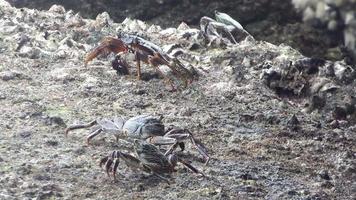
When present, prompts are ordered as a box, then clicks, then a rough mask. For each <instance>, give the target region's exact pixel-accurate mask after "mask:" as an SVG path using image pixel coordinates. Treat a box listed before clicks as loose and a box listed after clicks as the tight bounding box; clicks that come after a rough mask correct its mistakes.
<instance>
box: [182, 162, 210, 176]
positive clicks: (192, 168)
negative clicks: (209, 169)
mask: <svg viewBox="0 0 356 200" xmlns="http://www.w3.org/2000/svg"><path fill="white" fill-rule="evenodd" d="M178 161H179V162H180V163H182V164H183V165H184V167H186V168H188V169H189V170H190V171H192V172H194V173H196V174H201V175H203V176H205V174H204V173H203V172H201V171H200V170H198V169H197V168H195V167H194V166H193V165H191V164H190V163H188V162H186V161H184V160H182V159H180V158H178Z"/></svg>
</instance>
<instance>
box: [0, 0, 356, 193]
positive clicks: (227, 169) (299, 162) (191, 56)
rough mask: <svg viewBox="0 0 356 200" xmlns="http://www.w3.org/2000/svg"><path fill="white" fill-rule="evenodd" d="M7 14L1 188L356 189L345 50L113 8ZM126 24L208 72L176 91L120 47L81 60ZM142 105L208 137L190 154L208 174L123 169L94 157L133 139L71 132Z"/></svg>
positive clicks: (0, 15) (1, 67)
mask: <svg viewBox="0 0 356 200" xmlns="http://www.w3.org/2000/svg"><path fill="white" fill-rule="evenodd" d="M0 27H1V29H0V52H1V53H0V60H1V63H0V82H1V84H0V87H1V89H0V102H1V105H2V106H1V107H0V109H1V112H0V118H1V121H0V128H1V130H2V134H0V175H1V176H0V185H1V187H0V199H33V198H36V199H57V198H58V199H59V198H61V199H128V198H135V199H144V198H150V199H354V198H355V192H354V191H355V189H356V185H355V182H354V180H355V178H356V177H355V174H356V173H355V170H356V168H355V157H356V154H355V153H356V152H355V151H356V149H355V147H356V144H355V139H356V138H355V137H356V136H355V131H356V126H355V111H354V107H355V106H354V105H355V102H354V97H355V95H356V94H355V90H354V88H355V76H354V74H355V73H354V69H353V68H352V67H351V66H347V65H346V64H344V63H343V62H336V63H333V62H330V61H324V60H315V59H308V58H305V57H304V56H302V55H301V54H300V53H299V52H298V51H296V50H294V49H293V48H291V47H289V46H286V45H279V46H276V45H273V44H270V43H268V42H264V41H256V40H253V39H251V38H250V37H248V38H247V39H245V40H243V41H241V42H239V43H238V44H235V45H227V46H224V47H219V46H214V45H210V46H209V45H207V44H206V43H205V41H204V40H200V39H199V37H198V35H199V30H198V29H190V28H189V27H187V26H183V25H182V26H180V27H179V28H168V29H162V28H160V27H159V26H155V25H147V24H145V23H144V22H141V21H137V20H125V21H124V23H121V24H118V23H114V22H113V21H112V20H111V19H110V17H109V15H108V14H107V13H103V14H100V15H99V16H98V17H96V20H89V19H83V18H82V17H81V16H80V15H78V14H76V13H74V12H73V11H66V10H65V9H64V8H63V7H60V6H53V7H51V9H49V10H48V11H38V10H31V9H16V8H14V7H11V6H10V5H9V4H7V3H6V2H5V1H3V0H0ZM117 30H120V31H124V32H128V33H136V34H139V35H141V36H142V37H145V38H146V39H149V40H150V41H152V42H154V43H156V44H159V45H160V46H162V47H164V49H169V48H170V47H171V45H172V44H178V45H176V46H178V47H179V48H180V51H181V52H182V53H181V55H180V56H179V59H180V60H181V61H182V62H183V63H185V64H186V65H188V64H191V65H193V66H194V67H195V68H196V69H197V71H198V72H199V74H200V78H199V80H197V81H195V82H193V83H192V84H191V85H189V86H188V88H186V89H184V90H182V91H177V92H173V93H172V92H168V90H167V88H166V87H165V85H164V81H163V80H162V79H160V78H157V76H155V75H154V74H155V72H154V70H152V68H150V67H149V66H145V65H144V66H143V70H144V72H145V74H146V76H147V77H148V78H147V80H145V81H137V80H136V79H135V78H133V77H132V76H133V75H131V76H118V75H117V74H116V73H115V70H113V69H112V68H111V66H110V63H111V61H110V60H111V58H110V57H112V56H109V58H105V57H100V58H98V59H96V60H95V61H93V62H92V63H90V64H89V65H88V66H87V67H84V66H83V57H84V56H85V54H86V53H87V52H88V51H90V50H91V49H92V48H93V47H95V46H96V45H97V44H98V42H99V41H100V39H101V38H102V37H104V36H108V35H111V36H114V35H116V32H117ZM187 33H189V35H190V34H191V35H192V37H186V36H187ZM195 33H197V34H198V35H196V36H197V37H195ZM193 47H194V48H193ZM127 60H128V61H129V62H130V63H131V64H133V60H132V56H127ZM131 70H132V71H134V69H131ZM317 83H318V84H317ZM323 102H324V103H323ZM142 113H155V114H161V115H163V116H164V120H163V121H164V123H165V124H167V125H177V126H180V127H184V128H188V129H190V130H191V131H192V132H193V133H194V134H195V135H196V137H197V138H199V139H201V140H202V142H204V143H205V144H206V146H207V148H208V150H209V153H210V154H211V156H212V160H211V161H210V163H209V165H207V166H205V165H204V164H203V163H202V160H201V159H200V156H199V154H198V153H197V151H196V150H195V149H194V148H193V147H192V146H191V144H189V143H187V151H186V152H184V153H183V154H182V155H184V158H186V159H188V160H190V161H191V162H192V164H193V165H195V166H196V167H198V168H199V169H201V170H202V171H204V173H205V174H206V175H207V176H206V177H200V176H196V175H194V174H192V173H190V172H189V171H186V170H184V169H183V168H182V167H178V171H177V172H176V173H174V174H172V175H171V180H172V183H171V184H169V185H168V184H167V183H166V182H164V181H160V180H159V179H157V178H155V177H152V176H148V175H146V174H144V173H139V172H134V171H131V170H129V169H128V168H127V167H126V166H125V165H121V166H120V167H119V172H120V175H119V180H118V181H117V182H113V181H112V180H110V179H109V178H108V177H107V176H106V174H105V172H104V171H103V170H102V169H100V167H99V166H98V161H99V159H100V157H101V156H104V155H107V153H108V152H111V151H112V150H116V149H128V148H129V147H126V146H127V143H125V142H123V141H119V142H118V143H116V142H115V139H114V138H113V137H112V136H110V135H104V136H103V135H102V136H98V137H96V138H94V139H93V141H92V144H91V145H90V146H88V145H86V144H85V134H86V133H87V132H86V131H84V130H83V131H76V132H73V133H72V134H70V135H69V136H68V137H67V138H66V137H65V136H64V129H65V127H66V126H68V125H70V124H75V123H79V122H88V121H90V120H92V119H95V118H101V117H111V116H114V115H123V116H126V117H131V116H135V115H138V114H142Z"/></svg>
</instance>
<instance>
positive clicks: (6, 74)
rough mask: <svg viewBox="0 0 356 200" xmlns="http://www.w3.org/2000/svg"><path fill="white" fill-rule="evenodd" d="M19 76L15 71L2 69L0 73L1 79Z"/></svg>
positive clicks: (7, 79) (11, 78)
mask: <svg viewBox="0 0 356 200" xmlns="http://www.w3.org/2000/svg"><path fill="white" fill-rule="evenodd" d="M20 76H21V74H20V73H19V72H15V71H4V72H1V73H0V78H1V80H3V81H10V80H13V79H15V78H18V77H20Z"/></svg>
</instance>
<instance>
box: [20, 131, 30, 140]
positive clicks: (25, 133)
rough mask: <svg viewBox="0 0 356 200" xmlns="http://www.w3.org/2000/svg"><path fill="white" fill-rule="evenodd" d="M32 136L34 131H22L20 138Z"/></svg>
mask: <svg viewBox="0 0 356 200" xmlns="http://www.w3.org/2000/svg"><path fill="white" fill-rule="evenodd" d="M31 135H32V131H22V132H20V133H19V136H20V137H22V138H28V137H30V136H31Z"/></svg>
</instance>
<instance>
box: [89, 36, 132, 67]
mask: <svg viewBox="0 0 356 200" xmlns="http://www.w3.org/2000/svg"><path fill="white" fill-rule="evenodd" d="M126 51H128V47H127V46H126V44H125V43H124V42H123V41H121V40H120V39H117V38H113V37H105V38H104V39H103V40H102V41H101V43H100V45H99V46H98V47H96V48H95V49H94V50H92V51H91V52H90V53H88V54H87V55H86V57H85V59H84V66H87V64H88V63H89V62H90V61H92V60H93V59H94V58H96V57H98V56H99V55H101V54H107V53H111V52H113V53H115V54H118V53H120V52H126Z"/></svg>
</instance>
